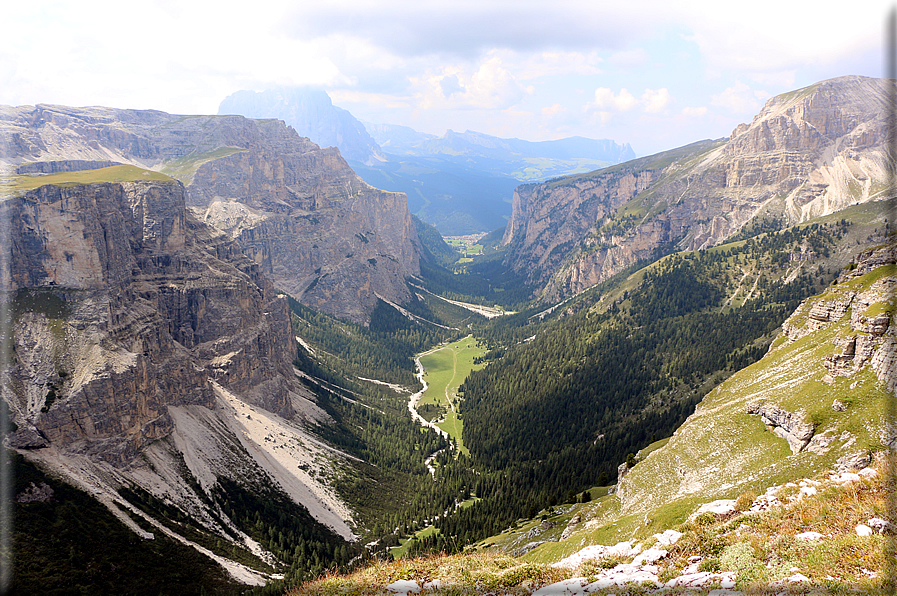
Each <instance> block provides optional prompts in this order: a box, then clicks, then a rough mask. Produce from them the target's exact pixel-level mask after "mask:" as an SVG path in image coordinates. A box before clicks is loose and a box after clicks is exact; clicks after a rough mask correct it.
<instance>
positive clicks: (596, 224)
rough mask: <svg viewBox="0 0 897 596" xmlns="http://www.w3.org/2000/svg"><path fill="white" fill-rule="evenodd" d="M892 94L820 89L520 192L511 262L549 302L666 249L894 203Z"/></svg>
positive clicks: (510, 239) (874, 89) (838, 85)
mask: <svg viewBox="0 0 897 596" xmlns="http://www.w3.org/2000/svg"><path fill="white" fill-rule="evenodd" d="M893 84H894V83H893V81H886V80H884V79H870V78H865V77H857V76H847V77H841V78H837V79H831V80H828V81H823V82H821V83H817V84H815V85H812V86H810V87H806V88H804V89H799V90H796V91H793V92H790V93H786V94H784V95H779V96H776V97H773V98H771V99H770V100H769V101H767V103H766V105H765V106H764V107H763V109H762V110H761V111H760V113H758V114H757V116H755V117H754V119H753V121H752V122H751V123H750V124H741V125H739V126H738V127H737V128H736V129H735V130H734V131H733V132H732V134H731V135H730V137H729V138H728V139H720V140H716V141H709V140H708V141H702V142H698V143H695V144H692V145H688V146H685V147H681V148H679V149H674V150H672V151H667V152H664V153H660V154H657V155H653V156H650V157H645V158H640V159H636V160H633V161H629V162H626V163H624V164H620V165H618V166H613V167H610V168H606V169H603V170H598V171H595V172H591V173H589V174H582V175H578V176H572V177H567V178H560V179H557V180H552V181H549V182H546V183H543V184H534V185H524V186H520V187H518V188H517V190H516V191H515V193H514V206H513V215H512V217H511V220H510V221H509V223H508V227H507V229H506V231H505V236H504V243H505V244H507V245H509V246H510V249H511V250H510V251H509V257H508V258H507V263H508V264H509V265H510V266H511V267H512V268H513V269H515V270H517V271H521V272H527V275H528V277H529V281H530V282H531V283H533V284H534V285H535V286H536V287H537V288H538V291H539V292H540V293H541V295H542V296H543V299H544V300H546V301H550V300H552V299H559V298H563V297H566V296H569V295H572V294H575V293H577V292H580V291H582V290H583V289H585V288H588V287H590V286H592V285H594V284H596V283H598V282H600V281H602V280H604V279H607V278H609V277H610V276H612V275H614V274H615V273H617V272H619V271H621V270H622V269H624V268H626V267H628V266H630V265H632V264H633V263H635V262H637V261H639V260H640V259H650V258H652V257H653V256H656V255H657V253H658V251H660V252H662V253H664V252H670V251H673V250H696V249H701V248H706V247H709V246H714V245H716V244H719V243H720V242H721V241H722V240H724V239H726V238H729V237H731V236H732V235H733V234H735V233H737V232H739V231H740V230H742V229H745V228H746V227H747V228H751V227H762V226H766V227H767V228H770V229H773V228H780V227H784V226H787V225H793V224H795V223H799V222H803V221H806V220H808V219H811V218H813V217H818V216H821V215H826V214H830V213H834V212H836V211H838V210H840V209H843V208H845V207H847V206H849V205H853V204H855V203H863V202H867V201H875V200H880V199H883V198H886V184H885V181H886V174H887V157H886V124H887V114H888V110H887V104H888V97H889V85H890V86H893ZM891 91H892V90H891Z"/></svg>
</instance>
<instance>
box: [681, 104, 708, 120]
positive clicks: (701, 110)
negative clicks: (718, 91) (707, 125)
mask: <svg viewBox="0 0 897 596" xmlns="http://www.w3.org/2000/svg"><path fill="white" fill-rule="evenodd" d="M679 113H680V114H681V115H683V116H685V117H686V118H700V117H701V116H703V115H704V114H706V113H707V106H699V107H696V108H693V107H688V106H686V107H684V108H682V111H681V112H679Z"/></svg>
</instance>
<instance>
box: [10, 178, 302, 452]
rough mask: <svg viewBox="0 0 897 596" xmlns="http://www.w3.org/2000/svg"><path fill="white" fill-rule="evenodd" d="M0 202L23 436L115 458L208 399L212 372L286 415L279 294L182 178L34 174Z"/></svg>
mask: <svg viewBox="0 0 897 596" xmlns="http://www.w3.org/2000/svg"><path fill="white" fill-rule="evenodd" d="M0 209H2V212H0V217H2V218H3V221H7V222H19V225H13V226H10V228H9V236H10V240H11V242H10V245H11V247H12V252H11V255H10V259H9V269H10V271H9V273H10V279H11V282H12V283H11V287H10V288H8V290H9V292H10V294H9V295H10V296H11V297H12V305H13V312H14V314H13V317H14V327H13V329H14V330H15V338H14V339H15V341H14V346H15V348H14V350H15V357H14V365H13V367H12V369H11V372H10V380H11V384H12V387H13V388H14V392H13V394H10V395H8V396H7V397H8V398H9V401H11V403H13V404H14V410H15V412H16V418H17V419H18V421H19V423H20V426H21V427H22V433H21V436H22V438H23V439H25V438H28V440H36V435H37V434H39V435H42V437H43V439H44V440H43V441H40V440H39V441H38V442H39V443H45V444H48V445H54V446H57V447H59V448H61V449H63V450H71V451H73V452H76V453H85V454H88V455H90V456H94V457H96V458H99V459H102V460H105V461H109V462H111V463H113V464H115V465H122V464H125V463H127V462H129V461H130V460H131V459H133V457H134V456H135V455H136V454H137V453H138V452H139V451H140V450H141V449H143V448H144V447H145V446H146V445H147V444H148V443H150V442H152V441H154V440H156V439H159V438H161V437H164V436H166V435H168V434H169V433H170V432H171V431H172V428H173V427H172V420H171V418H170V416H169V415H168V407H169V406H178V405H188V404H194V405H202V406H206V407H211V406H212V405H213V404H214V396H213V392H212V385H211V383H210V382H211V381H214V382H216V383H218V384H220V385H222V386H223V387H226V388H228V389H229V390H231V391H233V392H235V393H238V394H240V395H244V396H246V398H247V399H248V400H250V401H251V402H252V403H256V404H257V405H259V406H261V407H264V408H265V409H267V410H269V411H272V412H277V413H279V414H280V415H282V416H284V417H290V416H292V415H293V413H294V412H293V408H292V404H291V401H290V397H289V391H290V388H291V387H290V384H289V382H288V380H289V379H290V378H291V377H292V376H293V373H292V360H293V359H294V358H295V351H296V348H295V342H294V341H292V338H291V334H290V327H289V313H288V309H287V305H286V301H285V299H283V298H278V297H277V296H275V294H274V292H273V289H272V286H271V283H270V282H269V281H267V280H266V279H265V278H264V277H263V276H262V275H261V274H260V272H259V267H258V266H257V265H256V264H255V263H253V262H252V261H250V260H249V259H247V258H246V257H245V256H243V254H242V253H241V252H240V249H239V247H238V246H237V245H236V244H235V243H234V242H233V241H231V240H229V239H228V238H226V237H225V236H224V235H223V234H220V233H217V232H215V231H213V230H210V229H209V228H208V227H207V226H205V225H203V224H200V223H199V222H197V221H195V220H194V218H193V217H192V216H190V215H188V213H187V211H186V209H185V206H184V191H183V187H182V186H181V185H180V184H179V183H178V182H176V181H171V182H170V183H158V182H154V183H146V182H126V183H120V184H88V185H76V186H70V187H62V186H42V187H40V188H38V189H36V190H33V191H29V192H27V193H25V194H24V195H22V196H19V197H15V198H12V199H8V200H7V201H5V202H4V203H3V204H2V206H0ZM13 443H14V444H16V440H15V439H14V440H13Z"/></svg>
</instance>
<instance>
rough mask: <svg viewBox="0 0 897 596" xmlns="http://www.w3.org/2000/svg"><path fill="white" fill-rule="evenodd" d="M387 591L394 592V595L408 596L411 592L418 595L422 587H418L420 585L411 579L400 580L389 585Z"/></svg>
mask: <svg viewBox="0 0 897 596" xmlns="http://www.w3.org/2000/svg"><path fill="white" fill-rule="evenodd" d="M386 589H387V590H388V591H390V592H392V593H393V594H406V595H407V594H408V593H409V592H411V593H413V594H417V593H418V592H420V586H419V585H418V583H417V582H416V581H414V580H410V579H400V580H397V581H394V582H392V583H391V584H389V585H388V586H386Z"/></svg>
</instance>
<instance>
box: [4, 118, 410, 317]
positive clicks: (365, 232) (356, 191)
mask: <svg viewBox="0 0 897 596" xmlns="http://www.w3.org/2000/svg"><path fill="white" fill-rule="evenodd" d="M0 138H2V139H3V141H4V142H3V143H0V166H2V165H20V164H23V163H27V162H36V161H53V160H59V161H62V160H81V161H91V160H93V161H105V160H112V161H115V162H119V163H126V164H133V165H136V166H139V167H143V168H147V169H152V170H156V171H160V172H164V173H166V174H168V175H170V176H172V177H174V178H177V179H178V180H180V181H182V182H183V183H184V184H185V186H186V195H187V204H188V205H189V206H191V207H192V208H193V209H194V210H195V211H196V212H197V213H198V214H200V217H201V219H203V220H204V221H206V222H208V223H211V224H213V225H216V226H218V227H219V228H221V229H225V230H226V231H227V232H228V233H229V234H231V236H232V237H234V238H235V239H236V240H237V241H238V242H239V243H240V244H241V246H242V247H243V248H244V249H245V250H246V252H247V253H248V254H249V255H250V256H251V258H253V259H254V260H255V261H256V262H257V263H258V264H259V265H260V266H261V268H262V270H263V271H264V273H266V274H267V275H268V276H270V277H271V279H272V280H273V282H274V283H275V285H276V286H277V287H278V288H282V289H284V290H286V291H288V292H289V293H290V294H292V295H293V296H294V297H296V298H297V299H299V300H300V301H302V302H304V303H305V304H308V305H310V306H313V307H315V308H319V309H321V310H325V311H327V312H330V313H332V314H335V315H337V316H340V317H344V318H348V319H351V320H353V321H356V322H367V319H368V317H369V314H370V312H371V310H372V309H373V307H374V305H375V304H376V294H380V295H381V296H383V297H385V298H387V299H389V300H390V301H392V302H396V303H403V302H406V301H407V300H409V299H410V293H409V291H408V288H407V286H406V285H405V277H406V276H408V275H415V274H417V273H419V263H418V254H419V252H418V247H419V241H418V240H417V236H416V233H415V229H414V226H413V223H412V221H411V215H410V213H409V212H408V208H407V200H406V198H405V195H404V194H400V193H389V192H384V191H380V190H377V189H374V188H372V187H370V186H368V185H367V184H365V183H364V182H363V181H362V180H361V179H360V178H358V177H357V176H356V175H355V173H354V172H353V171H352V170H351V168H349V166H348V165H347V164H346V162H345V160H343V158H342V157H341V156H340V154H339V152H338V151H337V150H336V149H333V148H329V149H321V148H320V147H318V146H317V145H315V144H314V143H312V142H311V141H309V140H308V139H307V138H304V137H300V136H299V135H298V134H296V132H295V131H294V130H293V129H291V128H289V127H287V126H286V125H285V124H284V123H283V122H280V121H276V120H249V119H247V118H243V117H241V116H175V115H170V114H166V113H163V112H157V111H148V110H143V111H138V110H116V109H111V108H68V107H62V106H49V105H38V106H21V107H15V108H12V107H0Z"/></svg>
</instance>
